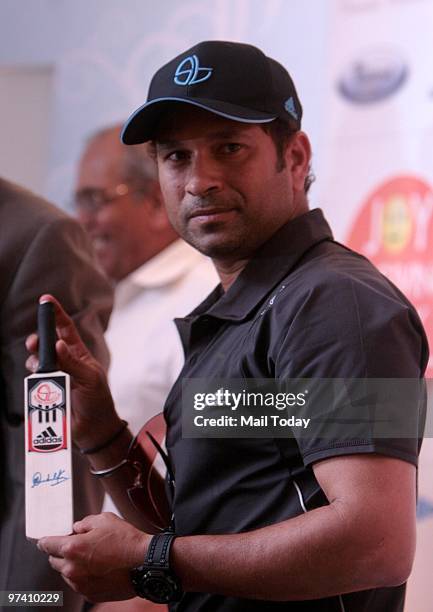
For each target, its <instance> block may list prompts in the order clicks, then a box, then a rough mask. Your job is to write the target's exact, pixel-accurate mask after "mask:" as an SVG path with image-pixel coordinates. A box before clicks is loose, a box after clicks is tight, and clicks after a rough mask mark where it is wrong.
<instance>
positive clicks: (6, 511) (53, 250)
mask: <svg viewBox="0 0 433 612" xmlns="http://www.w3.org/2000/svg"><path fill="white" fill-rule="evenodd" d="M0 235H1V239H0V268H1V273H0V295H1V308H0V327H1V339H0V393H1V397H2V401H1V411H0V431H1V434H0V435H1V467H2V478H1V489H2V491H1V496H0V497H1V500H2V501H1V510H0V514H1V520H0V542H1V546H0V590H2V591H6V590H9V591H15V590H47V589H51V590H61V591H63V592H64V605H65V607H66V608H67V610H68V611H70V612H79V611H80V610H81V608H82V605H83V598H82V597H80V596H79V595H78V594H77V593H74V592H73V591H72V590H71V589H70V588H69V587H68V586H67V585H65V584H64V582H63V581H59V579H58V578H59V576H58V574H57V573H56V572H53V570H52V568H51V567H50V566H49V564H48V563H47V559H46V556H45V555H42V554H41V553H40V551H38V550H37V549H36V547H35V546H34V544H33V543H31V542H29V541H27V540H26V537H25V526H24V404H23V380H24V377H25V376H26V375H27V372H26V370H25V367H24V363H25V359H26V351H25V349H24V347H23V342H24V339H25V338H26V336H27V335H28V334H29V333H30V332H31V331H32V330H34V329H35V325H36V314H37V309H36V308H35V299H36V296H38V295H39V294H40V293H41V291H46V290H49V291H51V292H53V293H54V294H55V295H56V296H58V297H59V299H61V300H62V303H64V304H65V307H66V308H68V311H69V312H70V313H71V315H72V316H73V318H74V320H75V322H76V324H77V327H78V329H79V330H80V333H81V334H82V337H83V339H84V341H85V343H86V345H87V346H88V347H89V350H91V351H92V353H93V354H94V355H95V357H96V358H97V359H98V360H99V361H100V363H101V364H103V365H104V367H107V366H108V351H107V349H106V346H105V343H104V340H103V332H104V329H105V328H106V326H107V323H108V317H109V314H110V309H111V303H112V296H111V289H110V287H109V285H108V283H107V282H106V281H105V279H104V278H103V276H102V275H101V274H100V273H99V272H98V271H97V269H96V266H95V263H94V260H93V256H92V254H91V249H90V245H89V242H88V240H87V238H86V236H85V234H84V232H83V231H82V229H81V228H80V226H79V225H78V224H77V222H76V221H74V220H73V219H71V218H70V217H68V216H67V215H65V214H64V213H63V212H61V211H60V210H59V209H57V208H55V207H54V206H52V205H51V204H49V203H48V202H46V201H45V200H43V199H42V198H39V197H37V196H36V195H34V194H33V193H30V192H29V191H26V190H24V189H22V188H20V187H18V186H17V185H14V184H12V183H10V182H8V181H6V180H4V179H2V178H0ZM66 304H68V306H66ZM73 462H74V485H75V487H74V499H75V509H74V510H75V512H74V515H75V516H76V517H77V518H78V517H83V516H86V515H87V514H88V513H89V512H99V511H100V509H101V506H102V498H103V490H102V488H101V487H99V486H98V484H97V483H95V482H92V479H91V477H90V476H89V474H88V469H87V462H86V461H85V460H84V459H83V458H82V457H80V455H79V453H78V452H76V450H75V452H74V453H73Z"/></svg>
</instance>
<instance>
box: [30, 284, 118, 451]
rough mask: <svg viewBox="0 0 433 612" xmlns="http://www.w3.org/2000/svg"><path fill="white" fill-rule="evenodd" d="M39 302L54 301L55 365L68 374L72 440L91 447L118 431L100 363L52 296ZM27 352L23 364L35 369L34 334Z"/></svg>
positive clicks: (35, 348) (42, 297)
mask: <svg viewBox="0 0 433 612" xmlns="http://www.w3.org/2000/svg"><path fill="white" fill-rule="evenodd" d="M40 301H41V302H42V301H50V302H52V303H53V304H54V307H55V313H56V331H57V336H58V338H59V339H58V340H57V342H56V352H57V359H58V362H59V367H60V369H61V370H64V371H65V372H67V373H68V374H70V375H71V377H72V397H73V411H72V427H73V437H74V441H75V442H76V443H77V444H78V446H80V447H92V446H95V445H97V444H99V443H101V442H103V441H104V440H107V439H109V438H110V437H111V436H112V435H113V434H114V433H115V432H116V431H118V429H119V427H120V424H121V421H120V419H119V417H118V416H117V414H116V412H115V410H114V405H113V399H112V397H111V393H110V389H109V387H108V383H107V378H106V375H105V372H104V368H103V367H102V365H101V364H100V363H99V362H98V361H97V360H96V359H95V358H94V357H93V356H92V355H91V353H90V352H89V351H88V349H87V347H86V346H85V344H84V343H83V341H82V340H81V337H80V335H79V333H78V331H77V329H76V327H75V325H74V323H73V321H72V319H71V318H70V317H69V316H68V315H67V314H66V312H65V311H64V310H63V308H62V307H61V305H60V304H59V302H58V301H57V300H56V299H55V298H54V297H53V296H52V295H43V296H41V298H40ZM26 348H27V350H28V351H29V352H30V353H31V355H30V357H29V358H28V359H27V362H26V366H27V368H28V369H29V370H31V371H33V372H34V371H36V370H37V368H38V358H37V350H38V337H37V334H31V335H30V336H29V337H28V338H27V340H26Z"/></svg>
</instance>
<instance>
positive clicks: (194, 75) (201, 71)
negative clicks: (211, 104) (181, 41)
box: [174, 55, 213, 85]
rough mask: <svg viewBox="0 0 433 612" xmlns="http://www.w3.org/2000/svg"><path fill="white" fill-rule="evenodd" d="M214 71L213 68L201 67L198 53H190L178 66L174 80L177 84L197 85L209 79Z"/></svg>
mask: <svg viewBox="0 0 433 612" xmlns="http://www.w3.org/2000/svg"><path fill="white" fill-rule="evenodd" d="M212 71H213V68H201V67H200V62H199V61H198V57H197V56H196V55H189V56H188V57H186V58H185V59H184V60H182V61H181V62H180V64H179V65H178V67H177V68H176V72H175V73H174V82H175V83H176V85H196V84H197V83H202V82H203V81H207V79H209V78H210V77H211V75H212Z"/></svg>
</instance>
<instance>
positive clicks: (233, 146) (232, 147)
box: [222, 142, 242, 153]
mask: <svg viewBox="0 0 433 612" xmlns="http://www.w3.org/2000/svg"><path fill="white" fill-rule="evenodd" d="M241 148H242V147H241V145H240V144H239V143H237V142H228V143H226V144H224V145H223V146H222V150H223V152H224V153H236V152H237V151H240V149H241Z"/></svg>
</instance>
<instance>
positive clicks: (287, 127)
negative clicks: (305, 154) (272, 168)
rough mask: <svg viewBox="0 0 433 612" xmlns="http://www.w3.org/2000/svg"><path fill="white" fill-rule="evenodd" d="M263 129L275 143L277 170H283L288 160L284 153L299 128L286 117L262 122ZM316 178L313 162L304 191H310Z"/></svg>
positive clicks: (309, 168) (306, 178)
mask: <svg viewBox="0 0 433 612" xmlns="http://www.w3.org/2000/svg"><path fill="white" fill-rule="evenodd" d="M260 127H261V128H262V130H263V131H264V132H265V133H266V134H268V135H269V136H270V137H271V138H272V141H273V143H274V145H275V149H276V151H277V171H278V172H281V170H283V169H284V168H285V167H286V160H285V158H284V153H285V151H286V148H287V145H288V144H289V142H290V139H291V137H292V136H293V134H296V132H298V129H297V128H296V127H295V125H294V124H291V123H290V122H289V121H284V119H279V118H277V119H275V120H274V121H271V122H269V123H262V124H260ZM315 180H316V177H315V176H314V174H313V172H312V171H311V163H310V165H309V166H308V174H307V176H306V177H305V182H304V192H305V193H308V191H309V189H310V187H311V185H312V183H314V181H315Z"/></svg>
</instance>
